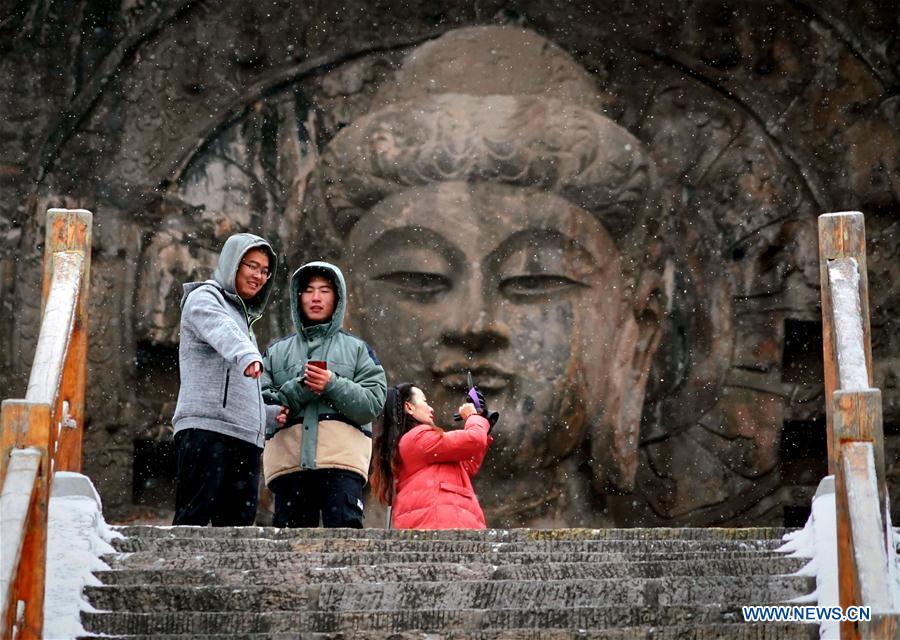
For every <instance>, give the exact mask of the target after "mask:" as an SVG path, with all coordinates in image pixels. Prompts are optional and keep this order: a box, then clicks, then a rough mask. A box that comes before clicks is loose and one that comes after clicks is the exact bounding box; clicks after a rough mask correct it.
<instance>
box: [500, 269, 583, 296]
mask: <svg viewBox="0 0 900 640" xmlns="http://www.w3.org/2000/svg"><path fill="white" fill-rule="evenodd" d="M587 286H588V285H586V284H584V283H583V282H579V281H578V280H573V279H572V278H570V277H568V276H564V275H560V274H542V273H535V274H525V275H521V276H510V277H508V278H503V279H502V280H501V281H500V291H501V292H502V293H503V295H505V296H507V297H509V298H511V299H513V300H515V299H517V298H518V299H521V300H523V301H525V300H529V299H532V298H537V297H547V296H553V295H559V294H562V293H566V292H569V291H573V290H576V289H580V288H582V287H587Z"/></svg>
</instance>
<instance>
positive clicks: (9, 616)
mask: <svg viewBox="0 0 900 640" xmlns="http://www.w3.org/2000/svg"><path fill="white" fill-rule="evenodd" d="M91 218H92V216H91V213H90V212H89V211H84V210H81V209H77V210H66V209H51V210H50V211H48V212H47V229H46V236H45V244H44V280H43V290H42V301H41V306H42V309H41V327H40V332H39V335H38V344H37V348H36V351H35V356H34V364H33V365H32V369H31V375H30V377H29V380H28V389H27V392H26V397H25V399H24V400H6V401H4V402H3V406H2V418H0V422H2V435H0V482H2V483H3V485H2V486H3V494H2V495H3V496H4V498H3V500H4V505H6V503H8V502H10V500H12V498H10V500H7V499H6V495H7V490H9V491H13V490H14V489H15V486H14V484H15V482H16V478H17V477H18V475H16V474H13V471H15V470H16V467H15V466H14V465H17V464H19V463H18V462H17V460H18V459H19V458H20V457H21V456H22V455H23V451H30V452H36V454H37V457H38V461H37V464H36V467H35V469H34V472H33V474H32V482H31V484H30V489H29V492H28V500H27V503H28V506H27V509H26V514H27V515H26V516H25V517H23V518H18V519H16V520H15V522H10V523H9V524H7V523H5V522H4V523H3V524H4V529H3V539H4V544H5V540H7V539H8V540H11V541H13V542H14V544H15V548H16V549H18V551H15V552H14V553H13V552H7V551H6V548H5V546H4V556H3V561H4V567H3V571H2V576H3V579H4V580H5V582H3V583H2V584H3V589H4V590H3V593H2V596H3V597H2V600H3V604H2V607H3V612H2V615H0V636H2V637H3V638H7V637H9V636H10V635H11V634H12V625H13V624H14V623H15V624H16V628H17V632H16V638H17V640H39V639H40V638H41V636H42V632H43V625H44V585H45V572H46V567H47V515H48V509H49V504H50V487H51V483H52V479H53V475H52V474H53V472H54V467H55V466H56V468H57V469H59V470H69V471H73V470H74V471H78V470H80V469H81V440H82V435H83V429H84V395H85V388H86V384H85V378H86V358H87V332H88V295H87V292H88V283H89V279H90V257H91ZM11 460H13V462H12V463H11V462H10V461H11ZM11 465H12V466H11ZM10 483H13V484H10ZM13 502H15V500H13ZM19 502H22V500H19ZM4 509H5V506H4ZM7 561H8V563H7ZM7 574H8V575H7ZM17 602H22V603H24V615H23V619H22V620H21V621H15V616H16V615H17V614H16V611H15V610H16V608H17V607H16V603H17Z"/></svg>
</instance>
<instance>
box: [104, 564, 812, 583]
mask: <svg viewBox="0 0 900 640" xmlns="http://www.w3.org/2000/svg"><path fill="white" fill-rule="evenodd" d="M805 563H806V560H804V559H802V558H787V557H776V558H755V557H754V558H738V559H726V560H708V559H706V560H705V561H703V562H677V561H675V562H673V561H651V562H540V563H533V564H502V565H499V566H498V565H492V564H490V563H487V562H479V563H470V564H466V563H459V562H406V563H404V562H399V563H393V564H370V565H366V564H362V565H354V566H344V567H327V566H315V565H305V566H304V565H300V566H295V567H292V568H291V569H290V570H289V571H281V572H278V573H275V572H273V571H272V570H271V569H251V570H241V569H234V568H224V569H219V570H209V569H170V570H166V571H158V570H157V571H154V570H144V569H120V570H117V571H100V572H95V574H94V575H96V576H97V578H99V579H100V582H102V583H103V584H105V585H203V584H207V585H211V584H221V585H230V586H231V585H233V586H242V585H244V586H249V585H260V586H263V585H272V586H287V585H291V584H294V585H300V584H326V583H336V584H346V583H352V582H360V583H365V582H406V581H415V582H439V581H442V580H444V581H450V580H453V581H459V580H568V579H603V578H617V577H618V578H663V577H667V576H672V577H674V576H748V575H780V574H781V575H783V574H790V573H794V572H795V571H797V570H799V569H800V568H801V567H803V565H804V564H805Z"/></svg>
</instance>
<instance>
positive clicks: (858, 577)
mask: <svg viewBox="0 0 900 640" xmlns="http://www.w3.org/2000/svg"><path fill="white" fill-rule="evenodd" d="M866 273H867V271H866V238H865V228H864V226H863V216H862V214H861V213H858V212H846V213H831V214H825V215H822V216H819V275H820V278H821V289H822V342H823V351H824V353H823V355H824V361H825V410H826V416H827V424H828V426H827V428H828V469H829V472H830V473H832V474H834V476H835V516H836V527H837V541H836V542H837V554H838V584H839V598H840V605H841V607H843V608H844V610H845V611H846V610H847V607H850V606H864V607H869V608H870V609H869V610H870V613H871V614H873V618H872V621H871V622H870V623H863V624H857V623H853V622H846V621H845V622H841V627H840V629H841V638H842V639H843V640H848V639H854V640H855V639H858V638H863V639H869V638H873V639H874V638H879V639H880V638H889V637H895V634H896V631H897V622H898V620H900V615H898V613H897V612H896V610H895V609H893V607H894V606H895V604H894V603H893V602H892V596H891V590H892V586H891V571H890V564H889V563H891V562H893V560H892V559H891V558H892V557H893V553H894V551H893V549H892V548H891V538H890V529H889V526H888V523H890V511H889V509H888V499H887V485H886V483H885V472H884V435H883V425H882V406H881V391H879V390H878V389H874V388H872V384H873V380H872V341H871V327H870V322H869V287H868V278H867V275H866Z"/></svg>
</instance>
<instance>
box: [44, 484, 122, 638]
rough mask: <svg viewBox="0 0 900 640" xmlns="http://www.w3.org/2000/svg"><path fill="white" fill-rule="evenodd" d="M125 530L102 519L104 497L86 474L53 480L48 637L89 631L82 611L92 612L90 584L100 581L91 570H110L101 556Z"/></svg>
mask: <svg viewBox="0 0 900 640" xmlns="http://www.w3.org/2000/svg"><path fill="white" fill-rule="evenodd" d="M119 536H120V534H118V533H116V532H114V531H113V530H112V529H111V528H110V527H109V526H108V525H107V524H106V522H105V521H104V520H103V513H102V511H101V506H100V496H99V495H98V494H97V491H96V489H94V485H93V484H91V481H90V480H89V479H88V478H87V476H83V475H81V474H79V473H68V472H59V473H57V474H56V476H55V477H54V479H53V497H52V498H51V499H50V517H49V524H48V530H47V584H46V587H45V592H44V638H46V639H48V640H50V639H52V640H66V639H69V638H75V637H76V636H78V635H81V634H83V633H84V628H83V627H82V626H81V620H80V616H79V614H80V612H81V611H82V610H85V611H89V610H91V606H90V604H88V602H87V600H85V599H84V596H83V595H82V589H83V588H84V586H85V585H98V584H100V581H99V580H97V578H95V577H94V576H93V575H92V574H91V571H95V570H100V569H106V568H108V567H107V566H106V565H105V564H104V563H103V562H102V561H101V560H100V555H101V554H103V553H111V552H112V551H114V549H113V548H112V547H111V546H110V544H109V541H110V540H112V539H113V538H114V537H119Z"/></svg>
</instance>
